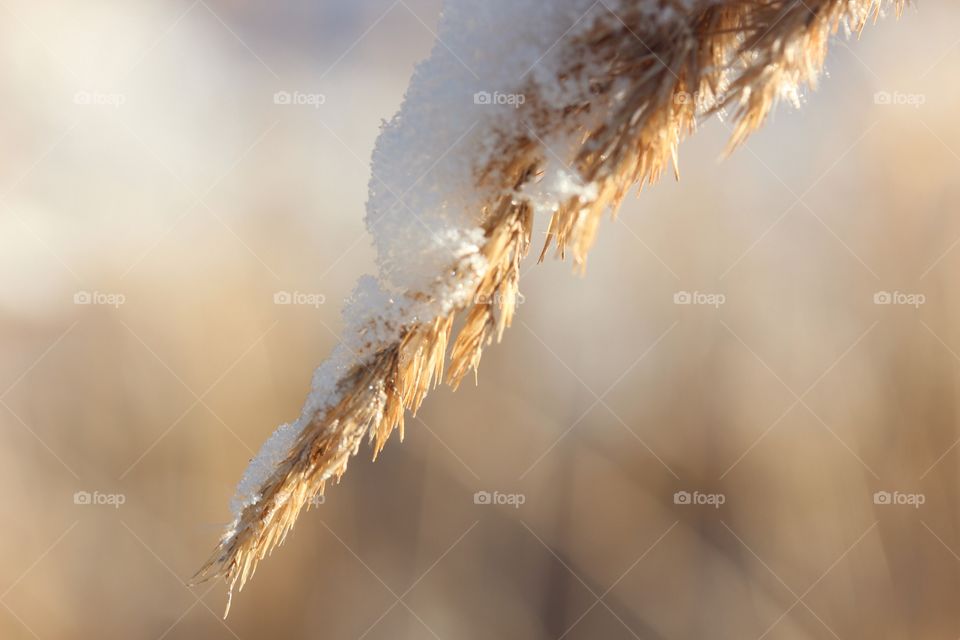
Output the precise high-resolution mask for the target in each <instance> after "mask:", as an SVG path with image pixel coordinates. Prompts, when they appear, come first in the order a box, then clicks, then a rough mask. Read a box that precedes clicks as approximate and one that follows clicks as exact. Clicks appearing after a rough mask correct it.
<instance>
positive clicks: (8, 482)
mask: <svg viewBox="0 0 960 640" xmlns="http://www.w3.org/2000/svg"><path fill="white" fill-rule="evenodd" d="M439 10H440V1H439V0H397V1H396V2H391V1H390V0H362V1H358V0H351V1H349V2H347V1H338V2H334V1H330V0H321V1H318V2H306V1H304V0H295V1H291V2H284V3H256V2H249V1H240V0H238V1H233V2H226V1H223V2H221V1H218V0H198V1H196V2H192V3H191V2H174V1H170V0H168V1H164V2H161V1H152V0H138V1H137V2H116V1H113V2H107V1H102V2H99V1H91V2H83V3H75V2H61V1H49V2H43V3H38V2H30V1H27V0H3V1H2V3H0V14H2V16H3V17H2V20H0V48H2V50H3V55H2V57H0V99H2V104H3V114H4V117H3V118H2V120H0V135H2V138H3V140H4V144H3V145H0V229H2V231H0V243H2V247H0V264H2V270H3V273H4V276H3V278H2V279H0V349H2V353H3V357H2V359H0V425H2V428H0V442H2V446H0V491H2V493H3V500H2V505H3V506H2V507H0V527H2V530H3V536H2V537H3V544H2V545H0V605H2V606H0V636H2V637H3V638H5V639H6V638H10V639H19V638H39V639H42V640H46V639H53V638H57V639H73V638H93V637H97V638H145V639H147V640H160V639H162V638H242V639H244V640H248V639H249V640H253V639H256V638H277V637H281V638H289V639H294V638H321V637H322V638H344V639H353V640H360V639H363V638H369V639H374V638H384V639H387V638H389V639H399V638H443V639H447V638H552V639H558V638H605V639H606V638H644V639H647V638H651V639H659V638H681V639H686V638H690V639H700V638H747V639H748V640H752V639H756V640H761V639H762V638H843V639H847V638H867V637H869V638H906V637H910V638H944V639H948V638H956V637H958V636H960V609H958V608H957V606H956V604H957V599H958V597H960V517H958V516H960V510H958V508H957V507H958V498H960V496H958V490H957V489H958V485H957V481H958V472H960V447H958V438H960V401H958V391H960V384H958V383H960V323H958V319H960V289H958V287H957V283H958V278H957V277H958V274H960V272H958V269H960V129H958V127H957V119H956V113H957V109H958V107H960V84H958V83H957V82H956V77H957V74H956V69H957V67H958V65H960V42H958V40H957V25H958V20H960V8H957V7H956V6H953V5H952V4H951V3H942V2H940V3H937V2H923V3H920V6H919V7H918V8H917V9H915V10H909V11H908V12H907V15H906V16H905V17H904V19H903V20H902V21H900V22H899V23H897V22H895V21H894V20H892V19H890V20H885V21H882V22H881V23H880V24H879V25H878V26H877V27H875V28H874V27H871V28H868V29H867V30H866V31H865V32H864V36H863V39H862V40H861V41H860V42H850V43H838V44H837V45H836V46H835V47H834V49H833V51H832V53H831V56H830V59H829V64H828V70H829V74H828V76H827V77H825V78H824V80H823V82H822V86H821V87H820V89H819V91H817V92H815V93H813V94H811V95H810V96H808V99H807V101H806V102H807V104H806V105H805V107H804V109H803V110H802V111H795V110H793V109H792V108H789V107H784V108H781V109H780V110H778V112H777V114H776V116H775V118H774V119H773V121H772V122H770V123H769V125H768V126H767V127H766V128H765V129H764V130H763V132H761V133H760V134H759V135H757V136H756V137H754V138H753V139H751V141H750V142H749V144H748V145H747V146H746V147H745V148H743V149H741V150H740V151H738V152H737V153H736V154H735V155H734V156H733V157H731V158H730V159H728V160H726V161H724V162H722V163H720V162H718V159H719V157H720V154H721V151H722V149H723V145H724V142H725V138H726V136H727V133H728V132H727V128H726V125H725V124H724V123H722V122H719V121H711V122H709V123H706V124H705V125H704V126H703V128H702V130H701V132H700V134H699V135H698V136H696V137H695V138H694V139H693V140H691V141H690V142H689V143H687V144H686V145H685V147H684V149H683V153H682V155H681V166H682V172H683V179H682V182H680V183H674V182H672V181H667V182H664V183H662V184H660V185H658V186H657V187H655V188H653V189H650V190H648V191H646V192H645V193H644V194H643V197H642V198H640V199H638V200H630V201H629V202H628V203H627V204H626V206H625V207H624V209H623V211H622V214H621V216H620V218H619V219H618V220H617V221H616V222H613V221H609V222H607V223H606V224H605V225H604V227H603V229H602V232H601V237H600V241H599V245H598V246H597V248H596V249H595V251H594V252H593V254H592V257H591V261H590V264H589V269H588V271H587V273H586V275H585V276H584V277H582V278H581V277H576V276H573V275H572V274H571V273H570V265H569V264H562V263H557V262H548V263H546V264H544V265H541V266H536V265H535V264H534V263H533V261H532V260H531V261H529V262H528V264H527V266H526V270H525V274H524V282H523V292H524V294H525V301H524V304H523V306H522V308H521V311H520V315H519V319H518V321H517V323H516V325H515V327H514V328H513V329H512V330H511V331H510V332H508V334H507V336H506V338H505V340H504V343H503V344H502V345H500V346H499V347H497V348H493V349H490V350H489V351H488V352H487V355H486V357H485V359H484V363H483V366H482V369H481V372H480V385H479V387H474V386H472V385H466V386H465V388H463V389H462V390H461V391H459V392H458V393H456V394H452V393H450V392H449V390H447V389H441V390H439V391H437V392H436V393H435V394H434V395H433V396H431V398H430V399H429V400H428V402H427V404H426V406H425V409H424V410H423V411H422V413H421V414H420V415H419V416H418V417H417V418H416V419H412V420H410V423H409V425H408V428H407V437H406V442H405V443H404V444H403V445H402V446H401V445H400V444H399V443H398V442H397V440H396V437H394V439H393V440H392V441H391V443H390V444H389V445H388V446H387V448H386V450H385V452H384V455H383V456H382V458H381V459H380V460H379V461H378V462H377V463H376V464H371V463H370V462H369V452H368V451H367V450H364V451H363V452H362V453H361V455H360V457H358V458H357V459H356V460H355V461H354V462H353V463H352V464H351V469H350V472H349V473H348V474H347V475H346V477H345V478H344V481H343V483H342V484H341V485H340V486H338V487H335V488H333V489H332V490H330V491H328V494H327V497H326V500H325V503H324V504H322V505H319V506H318V508H317V509H314V510H311V511H310V512H309V513H308V514H306V515H305V516H303V517H302V518H301V520H300V522H299V524H298V526H297V528H296V529H295V530H294V532H293V534H292V536H291V537H290V538H289V540H288V541H287V543H286V544H285V545H284V546H283V547H282V548H280V549H279V550H278V551H277V552H275V553H274V555H273V557H272V558H271V559H270V560H269V561H268V562H265V563H264V564H263V565H261V568H260V570H259V572H258V574H257V576H256V579H255V580H253V582H252V583H251V584H250V585H249V586H248V587H247V588H246V589H245V590H244V591H243V593H241V594H237V595H236V596H235V597H234V602H233V609H232V612H231V615H230V617H229V618H228V619H227V620H226V621H225V622H224V621H223V620H221V613H222V611H223V607H224V605H225V589H224V587H223V585H222V583H212V584H205V585H201V586H199V587H196V588H190V587H188V586H186V584H185V582H186V581H187V580H188V579H189V577H190V576H191V575H192V574H193V572H194V571H195V570H196V569H197V568H198V567H199V566H200V565H201V564H202V562H203V561H204V560H206V558H207V556H208V554H209V553H210V552H211V550H212V549H213V546H214V543H215V541H216V539H217V537H218V536H219V535H220V532H221V527H222V526H223V524H224V523H225V522H226V521H227V520H228V518H229V512H228V501H229V498H230V496H231V495H232V492H233V487H234V484H235V482H236V481H237V480H238V478H239V477H240V475H241V473H242V471H243V469H244V467H245V465H246V463H247V461H248V459H249V458H250V457H251V456H252V455H253V453H254V452H255V451H256V449H257V448H258V447H259V446H260V443H261V442H262V441H263V440H264V439H265V438H266V437H267V436H268V435H269V434H270V433H271V432H272V430H273V429H274V428H275V427H276V425H278V424H280V423H282V422H285V421H288V420H291V419H293V418H294V417H296V415H297V414H298V412H299V409H300V406H301V403H302V401H303V399H304V396H305V393H306V391H307V389H308V385H309V379H310V374H311V371H312V369H313V368H314V367H315V366H316V365H317V364H319V363H320V362H321V361H322V360H323V359H324V357H325V356H326V354H328V353H329V352H330V350H331V348H332V346H333V345H334V344H335V342H336V340H337V335H338V332H339V330H340V327H341V323H340V319H339V307H340V304H341V301H342V299H343V297H344V296H345V295H347V294H348V293H349V291H350V290H351V288H352V286H353V283H354V282H355V281H356V279H357V278H358V277H359V276H360V275H361V274H363V273H367V272H372V271H373V270H374V264H373V258H374V256H373V252H372V249H371V243H370V240H369V238H368V237H367V235H366V232H365V229H364V227H363V222H362V218H363V212H364V202H365V199H366V184H367V180H368V178H369V164H368V159H369V157H370V153H371V151H372V147H373V143H374V140H375V138H376V136H377V133H378V128H379V125H380V123H381V121H382V120H383V119H386V118H389V117H390V116H391V115H392V114H393V113H394V111H395V110H396V109H397V108H398V106H399V104H400V101H401V98H402V95H403V91H404V88H405V86H406V84H407V81H408V79H409V76H410V74H411V72H412V70H413V67H414V64H415V63H416V62H417V61H418V60H420V59H422V58H423V57H425V56H426V55H427V54H428V53H429V50H430V47H431V44H432V42H433V39H434V31H435V29H436V24H437V19H438V14H439ZM276 94H279V95H278V97H276V99H275V95H276ZM284 294H288V295H284ZM283 302H292V304H282V303H283ZM278 303H279V304H278Z"/></svg>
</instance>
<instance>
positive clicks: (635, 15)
mask: <svg viewBox="0 0 960 640" xmlns="http://www.w3.org/2000/svg"><path fill="white" fill-rule="evenodd" d="M662 2H663V5H662V6H664V7H671V8H672V10H673V11H674V12H675V13H677V14H678V15H679V18H677V19H674V20H672V21H670V22H669V23H668V24H666V25H665V24H661V23H651V21H650V20H649V12H648V11H647V12H644V11H642V10H641V9H640V8H639V4H640V3H639V2H638V3H637V4H638V8H637V9H636V10H627V11H624V12H623V13H621V14H620V15H616V16H614V17H615V18H616V19H608V20H599V21H596V22H595V23H594V24H593V26H592V27H591V28H590V29H589V30H588V31H587V32H586V33H584V34H580V35H578V37H576V38H575V39H574V40H573V41H572V42H570V43H567V44H565V45H564V46H566V47H568V49H569V50H570V52H571V54H572V55H570V56H569V59H570V60H571V63H570V65H569V66H568V67H567V68H565V69H562V71H561V73H560V75H561V76H562V77H564V78H571V77H577V76H584V75H589V77H587V78H585V79H586V80H588V81H589V85H590V87H591V90H590V94H589V96H588V97H587V98H586V99H585V100H583V101H582V102H579V103H576V104H562V105H545V104H543V102H542V101H540V100H538V99H537V88H536V86H529V87H526V89H527V91H528V94H527V95H529V96H531V97H532V99H528V104H527V105H525V111H520V113H521V114H522V115H525V116H527V117H528V118H529V121H531V122H533V123H535V124H534V125H533V127H534V128H535V129H532V130H531V136H526V135H519V136H517V135H516V134H513V137H510V134H503V132H500V131H491V132H489V133H490V135H491V136H494V137H497V139H499V140H501V146H502V150H503V152H502V154H501V155H500V156H499V160H497V161H494V163H493V164H491V166H489V167H485V168H484V170H483V171H481V172H479V173H478V175H477V176H476V185H475V186H476V188H477V189H480V190H483V191H482V192H484V193H487V192H490V193H494V194H496V195H495V196H494V197H493V198H492V199H491V200H490V202H489V203H488V205H487V206H486V208H485V210H484V220H483V230H484V236H485V239H484V242H483V244H482V246H481V247H480V249H479V253H480V254H481V256H482V257H483V258H484V259H485V261H486V264H487V265H488V266H487V268H486V270H485V272H484V274H483V276H482V277H481V278H480V279H479V281H478V282H477V283H476V284H475V286H474V296H473V298H472V300H471V301H470V302H469V303H465V304H462V305H460V306H458V307H456V308H454V309H453V310H452V311H450V312H449V313H448V314H446V315H443V316H441V317H438V318H436V319H434V320H431V321H429V322H420V323H416V322H414V323H411V324H410V325H409V326H406V327H404V328H403V330H402V333H401V338H400V339H399V340H398V341H396V342H395V343H393V344H390V345H389V346H387V347H385V348H383V349H381V350H379V351H378V352H377V353H376V354H375V355H374V356H373V357H372V358H369V359H367V360H366V361H365V362H361V363H360V364H357V365H356V366H354V367H353V368H352V369H351V370H350V371H348V372H347V373H346V374H345V375H344V376H342V377H341V379H340V380H339V381H338V384H337V392H338V393H337V398H338V400H337V401H336V403H335V404H334V405H332V406H330V407H328V408H326V409H325V410H323V411H320V412H318V413H317V414H316V415H314V416H313V417H312V419H311V421H310V422H309V423H308V425H307V426H306V428H305V429H304V430H303V431H302V432H301V433H300V434H299V436H298V437H297V439H296V441H295V443H294V445H293V447H292V449H291V450H290V451H289V453H288V455H287V456H286V458H285V459H284V460H283V461H282V462H281V463H280V464H279V465H278V466H277V467H276V469H275V470H274V471H273V473H272V475H270V477H269V478H268V479H267V480H266V481H265V482H264V483H263V484H262V486H261V487H260V490H259V499H258V500H257V501H256V502H255V503H253V504H250V505H248V506H246V507H245V508H244V509H243V511H242V512H241V513H240V515H239V517H238V518H237V520H236V522H235V523H234V525H233V526H232V527H231V528H230V530H229V531H227V533H226V534H225V535H224V536H223V538H222V539H221V541H220V543H219V544H218V546H217V548H216V550H215V552H214V554H213V555H212V557H211V558H210V559H209V561H208V562H207V563H206V564H205V565H204V567H203V568H202V569H201V570H200V572H198V574H197V576H196V580H198V581H200V580H206V579H210V578H214V577H223V578H224V579H225V580H226V582H227V584H228V589H229V592H230V594H232V592H233V589H234V588H235V587H236V586H238V585H239V587H240V588H241V589H242V588H243V585H244V583H245V582H246V581H247V580H248V579H249V578H250V576H251V575H252V574H253V572H254V571H255V570H256V567H257V564H258V563H259V562H260V560H262V559H263V558H264V556H265V555H267V554H268V553H269V552H270V551H272V550H273V549H274V548H275V547H276V546H277V545H279V544H281V543H282V542H283V540H284V538H285V537H286V535H287V533H289V531H290V529H291V528H292V527H293V525H294V523H295V521H296V519H297V517H298V516H299V514H300V512H301V511H302V510H303V509H304V507H307V506H309V504H310V501H311V499H313V498H314V497H316V496H319V495H322V494H323V491H324V488H325V485H326V482H327V480H329V479H331V478H335V479H336V480H337V481H339V479H340V477H341V476H342V475H343V473H344V472H345V471H346V468H347V464H348V461H349V459H350V457H351V456H353V455H355V454H356V453H357V450H358V449H359V446H360V444H361V442H362V440H363V439H364V438H365V437H366V438H368V440H370V441H371V442H372V443H373V451H374V458H376V456H377V454H379V452H380V451H381V450H382V448H383V446H384V444H385V443H386V441H387V439H388V438H389V436H390V434H391V433H392V432H393V430H394V429H399V431H400V437H401V440H402V438H403V423H404V412H405V411H407V410H409V411H411V412H413V413H414V414H415V413H416V411H417V409H418V408H419V407H420V405H421V403H422V402H423V400H424V398H425V396H426V395H427V393H428V392H429V391H430V389H432V388H434V387H435V386H436V385H437V384H438V383H439V382H440V381H441V379H442V377H443V371H444V363H445V357H446V352H447V347H448V343H449V341H450V339H451V334H452V328H453V324H454V320H455V319H456V318H457V317H458V316H459V315H461V314H463V315H465V321H464V325H463V328H462V329H461V330H460V332H459V333H458V334H457V336H456V338H455V339H454V340H453V344H452V347H451V349H450V370H449V372H448V374H447V381H448V383H449V384H450V385H452V386H453V387H454V388H456V387H457V386H459V384H460V383H461V382H462V380H463V378H464V377H465V376H466V375H467V374H468V373H469V372H470V371H471V370H474V371H476V369H477V367H478V366H479V363H480V359H481V355H482V353H483V349H484V348H485V347H486V346H488V345H489V344H490V343H492V342H493V340H494V339H497V340H499V339H500V337H501V336H502V335H503V332H504V330H505V329H506V328H507V327H509V326H510V323H511V320H512V318H513V315H514V312H515V310H516V301H517V295H518V286H519V273H520V262H521V260H522V259H523V257H524V256H525V255H526V254H527V251H528V248H529V245H530V239H531V230H532V226H533V211H532V209H531V207H530V205H529V204H528V203H526V202H524V201H518V200H517V199H516V198H515V197H514V195H513V194H515V193H517V192H518V191H519V190H520V189H521V188H522V187H523V186H524V185H526V184H530V183H532V182H534V181H536V179H537V177H538V175H539V174H540V173H541V172H542V168H543V167H544V165H545V163H546V161H547V157H546V156H547V154H548V152H549V150H548V149H544V148H543V145H542V144H541V143H540V142H539V141H540V140H541V139H542V138H544V137H546V136H547V135H549V134H553V133H557V132H565V133H568V134H572V135H576V136H577V137H578V140H580V141H581V145H580V151H579V153H578V155H577V157H576V159H575V161H574V163H573V166H572V167H571V169H572V170H574V171H575V172H576V174H577V175H578V176H579V177H580V179H581V180H582V181H583V183H584V184H592V185H595V186H596V190H595V191H594V194H595V196H594V197H592V198H591V199H589V200H587V201H584V198H583V197H582V196H577V197H572V198H570V199H569V201H568V202H566V203H564V204H563V205H562V206H560V207H559V208H558V209H557V210H556V211H555V212H554V213H553V216H552V218H551V220H550V224H549V229H548V237H547V241H546V244H545V246H544V247H543V252H542V253H541V259H542V258H543V257H544V255H545V254H546V253H547V252H548V250H549V248H550V247H551V246H555V247H556V251H557V253H558V254H559V255H560V256H561V257H563V256H564V255H565V254H566V252H567V251H568V250H569V251H570V252H571V253H572V256H573V260H574V263H575V264H576V265H577V266H578V267H580V268H582V266H583V265H584V263H585V260H586V256H587V253H588V252H589V250H590V247H591V246H592V244H593V240H594V238H595V235H596V231H597V227H598V225H599V222H600V220H601V218H602V216H603V215H604V214H605V212H606V211H608V210H609V211H612V212H613V213H614V214H615V213H616V210H617V208H618V205H619V203H620V201H621V200H622V198H623V197H624V196H625V195H626V193H627V191H628V190H629V189H630V188H631V187H632V186H633V185H635V184H638V183H639V184H640V186H641V187H642V186H643V184H645V183H652V182H654V181H656V180H657V179H658V178H659V177H660V176H661V175H662V173H663V172H664V170H666V169H667V168H668V167H670V166H672V167H673V168H674V170H675V171H677V147H678V145H679V143H680V141H681V140H682V139H683V138H684V137H685V136H686V135H688V134H690V133H692V132H693V131H694V130H695V127H696V123H697V119H698V118H699V117H703V116H706V115H712V114H714V113H717V112H719V111H720V110H727V111H730V112H731V113H732V117H733V122H734V129H733V134H732V137H731V142H730V149H731V150H732V149H733V148H734V147H736V146H737V145H739V144H740V143H742V142H743V141H744V140H745V139H746V138H747V137H748V136H749V134H750V133H752V132H753V131H755V130H756V129H758V128H759V127H760V126H761V125H762V124H763V123H764V121H765V120H766V118H767V116H768V115H769V113H770V111H771V109H772V108H773V106H774V105H775V104H776V103H777V101H778V98H779V96H781V95H782V94H783V92H784V90H790V89H796V88H798V87H801V86H813V85H815V83H816V80H817V77H818V75H819V73H820V71H821V70H822V67H823V62H824V58H825V56H826V52H827V46H828V40H829V38H830V36H831V35H833V34H834V33H835V32H836V31H837V30H838V29H839V28H840V27H841V26H846V27H847V28H848V29H850V30H852V31H853V32H856V33H857V34H858V35H859V33H860V31H861V30H862V28H863V26H864V25H865V24H866V23H867V22H868V21H869V20H870V19H871V18H873V19H874V20H875V19H876V18H877V17H878V16H879V14H880V11H881V9H882V8H883V7H884V6H885V5H889V6H891V7H893V8H894V9H895V10H896V13H897V15H898V16H899V15H900V13H901V12H902V9H903V7H904V4H905V2H906V0H767V1H763V2H758V1H756V0H722V1H720V2H704V3H702V4H701V5H700V6H698V7H696V8H694V9H685V8H683V5H682V4H681V3H680V2H677V1H674V0H662ZM583 60H590V61H591V64H589V65H587V64H584V63H583V62H582V61H583ZM597 69H602V73H600V74H598V73H597ZM623 80H626V81H627V86H628V94H627V97H626V99H622V98H618V99H614V97H613V90H614V86H615V85H617V86H623V83H622V81H623ZM694 96H699V97H698V98H694ZM587 111H589V112H590V114H591V115H592V116H593V121H594V122H596V124H595V125H594V126H592V127H590V128H587V129H583V128H582V125H581V124H580V122H581V120H578V119H576V118H571V117H569V116H570V115H571V114H573V113H584V112H587ZM571 123H573V124H571ZM570 127H573V128H574V130H573V131H564V130H565V129H568V128H570ZM465 265H466V262H464V261H461V262H458V263H457V264H454V265H451V269H450V270H449V271H448V272H447V274H446V275H445V276H443V277H444V278H448V279H451V280H453V281H457V280H458V279H462V280H464V281H465V282H466V281H468V279H467V278H466V276H465V273H466V271H467V267H466V266H465ZM471 282H472V281H471ZM431 295H432V294H431V292H429V291H426V292H420V293H417V294H415V295H414V297H427V298H429V297H430V296H431ZM494 301H496V304H494V303H493V302H494ZM227 607H228V611H229V602H228V605H227Z"/></svg>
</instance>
